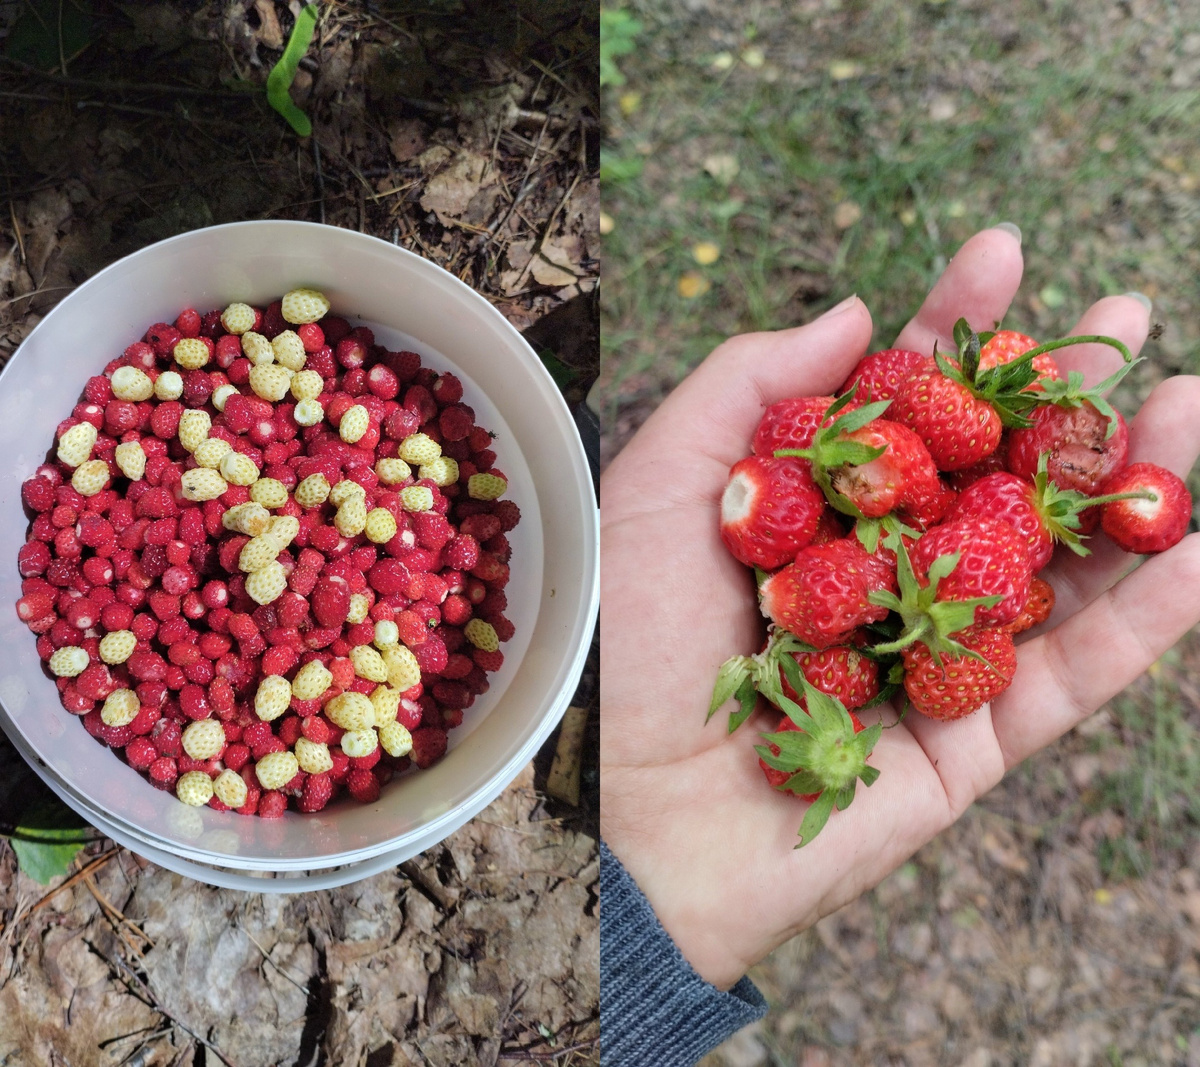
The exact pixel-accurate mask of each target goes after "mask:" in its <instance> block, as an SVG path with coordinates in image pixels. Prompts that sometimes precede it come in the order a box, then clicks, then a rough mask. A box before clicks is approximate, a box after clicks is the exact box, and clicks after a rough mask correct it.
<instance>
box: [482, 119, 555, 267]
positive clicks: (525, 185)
mask: <svg viewBox="0 0 1200 1067" xmlns="http://www.w3.org/2000/svg"><path fill="white" fill-rule="evenodd" d="M548 123H549V118H547V120H546V122H543V123H542V128H541V129H540V130H539V131H538V137H537V141H536V142H535V143H534V146H533V152H532V154H531V155H530V156H529V162H528V163H527V164H526V165H525V175H524V177H522V178H521V184H520V186H519V187H518V188H517V195H516V196H514V197H513V202H512V203H511V204H509V205H508V210H507V211H506V212H505V213H504V215H503V216H502V217H500V218H498V219H497V220H496V221H495V222H493V223H492V224H491V225H490V226H489V227H488V232H489V234H490V235H491V236H489V237H488V239H487V240H486V241H484V242H483V247H484V248H486V247H487V246H488V245H489V244H490V243H491V241H492V240H493V238H495V236H496V234H497V233H499V232H500V230H501V229H502V228H503V226H504V224H505V223H506V222H508V220H509V218H511V216H512V213H513V212H514V211H516V210H517V205H518V204H519V203H520V202H521V201H522V200H524V199H525V194H526V193H527V192H528V191H529V176H530V174H532V173H533V164H534V162H535V161H536V160H537V154H538V150H539V149H540V148H541V147H542V138H543V137H544V136H545V135H546V126H547V124H548Z"/></svg>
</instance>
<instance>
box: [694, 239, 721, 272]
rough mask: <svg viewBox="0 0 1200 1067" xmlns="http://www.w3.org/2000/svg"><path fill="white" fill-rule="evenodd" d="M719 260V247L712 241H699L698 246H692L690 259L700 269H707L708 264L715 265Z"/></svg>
mask: <svg viewBox="0 0 1200 1067" xmlns="http://www.w3.org/2000/svg"><path fill="white" fill-rule="evenodd" d="M720 258H721V249H720V246H719V245H715V244H713V242H712V241H700V242H699V243H698V244H695V245H693V246H692V259H694V260H695V261H696V262H697V263H699V264H700V266H702V267H707V266H708V265H709V264H710V263H716V261H717V260H718V259H720Z"/></svg>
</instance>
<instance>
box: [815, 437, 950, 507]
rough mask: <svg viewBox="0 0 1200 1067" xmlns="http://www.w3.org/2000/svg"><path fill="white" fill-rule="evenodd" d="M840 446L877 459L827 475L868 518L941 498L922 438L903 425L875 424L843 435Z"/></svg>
mask: <svg viewBox="0 0 1200 1067" xmlns="http://www.w3.org/2000/svg"><path fill="white" fill-rule="evenodd" d="M839 440H840V441H846V442H854V443H856V444H859V445H863V446H865V447H866V448H868V449H870V450H872V451H878V452H879V454H878V455H876V456H875V458H874V459H869V460H867V461H866V462H864V463H853V462H846V463H843V464H841V465H840V466H837V467H835V468H833V469H832V470H830V472H829V475H830V481H831V483H832V485H833V488H834V489H835V490H837V492H839V493H841V494H842V495H843V496H844V497H846V498H847V499H848V500H849V501H850V502H851V503H852V504H854V505H855V507H857V508H858V510H859V511H860V512H862V514H863V515H865V516H866V517H867V518H880V517H882V516H883V515H887V514H888V513H889V512H892V511H896V510H901V511H903V510H905V509H907V508H908V507H910V506H913V505H920V504H922V503H924V502H925V501H927V500H929V499H930V498H937V499H941V495H942V493H943V487H942V485H941V483H940V482H939V481H938V472H937V467H935V466H934V463H933V458H932V457H931V456H930V454H929V450H928V449H927V448H926V447H925V445H924V444H923V443H922V441H921V439H920V438H919V437H918V436H917V435H916V434H915V433H914V432H913V431H912V430H910V429H909V428H908V427H907V426H903V425H901V424H900V423H898V422H892V421H890V420H888V419H873V420H872V421H871V422H869V423H867V424H866V425H865V426H863V427H861V428H860V429H857V430H853V431H851V432H849V433H845V434H842V435H841V436H840V438H839Z"/></svg>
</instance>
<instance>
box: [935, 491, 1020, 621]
mask: <svg viewBox="0 0 1200 1067" xmlns="http://www.w3.org/2000/svg"><path fill="white" fill-rule="evenodd" d="M946 557H956V558H957V563H956V565H955V566H954V567H953V569H951V570H950V571H949V572H948V573H946V574H944V575H943V576H942V577H941V582H940V585H939V588H938V592H937V599H938V600H942V601H946V600H960V601H965V600H972V599H980V598H992V597H997V598H999V599H998V600H997V601H996V602H995V603H994V604H992V605H991V606H990V607H989V606H986V605H984V604H980V605H979V606H978V607H977V608H976V610H975V616H974V622H975V624H976V625H980V626H998V625H1002V624H1003V623H1007V622H1012V620H1013V619H1015V618H1016V617H1017V615H1018V614H1019V613H1020V611H1021V609H1022V608H1023V607H1024V606H1025V601H1026V600H1027V599H1028V597H1029V582H1030V579H1031V578H1032V577H1033V573H1032V571H1031V569H1030V566H1029V549H1028V545H1027V541H1026V539H1025V538H1024V537H1023V536H1022V535H1021V534H1020V533H1018V532H1017V531H1016V530H1014V529H1013V528H1012V527H1011V526H1010V525H1009V524H1008V523H1007V522H1002V521H1000V520H998V519H989V518H984V517H982V516H978V515H968V516H964V517H963V518H960V519H958V520H956V521H953V522H945V523H942V524H941V525H939V526H935V527H934V528H933V529H932V530H930V531H929V532H928V533H926V534H924V535H923V536H922V537H921V538H920V539H919V540H918V541H917V543H916V545H915V546H914V547H913V550H912V566H913V570H914V571H915V572H916V575H917V580H918V581H919V582H921V583H922V584H924V583H925V582H927V581H929V572H930V569H931V568H932V567H933V565H934V563H935V561H937V560H938V559H941V558H946Z"/></svg>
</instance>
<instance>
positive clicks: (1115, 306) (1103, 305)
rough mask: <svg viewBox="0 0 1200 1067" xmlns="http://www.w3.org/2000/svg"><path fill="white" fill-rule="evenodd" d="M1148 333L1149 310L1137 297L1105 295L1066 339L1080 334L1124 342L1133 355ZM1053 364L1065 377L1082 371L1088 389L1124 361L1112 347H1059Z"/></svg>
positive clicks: (1138, 350) (1087, 312)
mask: <svg viewBox="0 0 1200 1067" xmlns="http://www.w3.org/2000/svg"><path fill="white" fill-rule="evenodd" d="M1149 332H1150V309H1149V308H1148V307H1147V306H1146V305H1145V304H1143V303H1142V302H1141V301H1140V300H1138V299H1137V298H1136V297H1132V296H1106V297H1105V298H1104V299H1103V300H1097V301H1096V303H1094V304H1093V305H1092V306H1091V307H1090V308H1088V309H1087V311H1085V312H1084V313H1083V317H1082V318H1081V319H1080V320H1079V321H1078V322H1077V323H1076V324H1075V326H1074V327H1073V328H1072V330H1071V332H1070V333H1069V334H1067V336H1068V337H1076V336H1078V335H1080V334H1101V335H1103V336H1105V337H1115V338H1116V339H1117V340H1118V341H1124V342H1125V344H1126V345H1127V346H1128V347H1129V351H1130V352H1132V353H1133V354H1134V356H1136V355H1137V354H1138V352H1140V351H1141V349H1142V345H1143V344H1144V343H1145V341H1146V334H1148V333H1149ZM1053 355H1054V359H1055V362H1057V363H1058V366H1059V369H1060V370H1062V372H1063V375H1064V377H1065V376H1066V374H1067V372H1068V371H1073V370H1077V371H1082V372H1083V381H1084V384H1085V385H1086V386H1087V387H1088V388H1089V389H1090V388H1092V387H1093V386H1094V385H1096V384H1098V383H1099V382H1102V381H1103V380H1104V379H1105V378H1107V377H1108V376H1109V375H1110V374H1112V373H1113V372H1114V371H1116V370H1118V369H1119V368H1120V366H1121V364H1122V363H1124V362H1125V360H1124V358H1123V357H1122V355H1121V353H1120V352H1118V351H1117V350H1116V349H1115V348H1113V347H1112V346H1111V345H1104V344H1087V345H1072V346H1071V347H1070V348H1060V349H1057V350H1056V351H1055V352H1054V353H1053Z"/></svg>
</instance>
